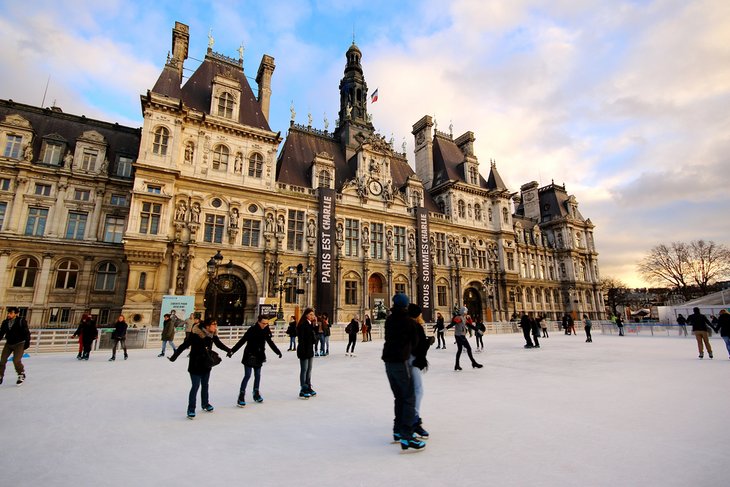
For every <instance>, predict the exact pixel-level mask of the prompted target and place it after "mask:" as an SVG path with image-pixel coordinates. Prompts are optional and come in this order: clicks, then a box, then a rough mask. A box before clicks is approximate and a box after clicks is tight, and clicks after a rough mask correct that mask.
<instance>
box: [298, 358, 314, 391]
mask: <svg viewBox="0 0 730 487" xmlns="http://www.w3.org/2000/svg"><path fill="white" fill-rule="evenodd" d="M312 364H314V359H313V358H300V359H299V387H300V388H301V389H302V391H303V392H306V391H311V390H312Z"/></svg>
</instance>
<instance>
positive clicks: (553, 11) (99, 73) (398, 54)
mask: <svg viewBox="0 0 730 487" xmlns="http://www.w3.org/2000/svg"><path fill="white" fill-rule="evenodd" d="M0 7H2V11H3V15H2V17H1V18H0V45H2V46H3V49H1V50H0V63H1V64H0V65H2V66H3V67H4V69H3V71H4V75H3V76H0V98H4V99H13V100H15V101H18V102H22V103H27V104H30V105H36V106H40V105H41V104H43V105H44V106H50V105H52V104H53V103H54V102H55V104H56V105H57V106H59V107H61V108H62V109H63V110H64V111H65V112H67V113H73V114H77V115H82V114H83V115H86V116H87V117H91V118H98V119H101V120H106V121H113V122H118V123H120V124H122V125H129V126H133V127H141V125H142V115H141V108H140V106H141V105H140V95H142V94H144V93H146V92H147V90H148V89H151V88H152V86H153V85H154V83H155V81H156V80H157V77H158V76H159V74H160V72H161V70H162V67H163V66H164V63H165V59H166V56H167V53H168V51H169V50H170V49H171V35H172V34H171V32H172V28H173V26H174V23H175V21H180V22H182V23H184V24H187V25H189V26H190V48H189V59H188V60H187V61H186V63H185V68H186V70H185V74H186V75H187V76H189V75H190V74H192V72H193V71H194V70H195V68H196V67H197V66H198V65H199V63H200V60H201V59H203V57H204V56H205V51H206V49H207V46H208V34H209V32H210V33H211V35H212V37H213V39H214V46H213V49H214V50H215V51H216V52H219V53H221V54H225V55H227V56H230V57H233V58H238V52H237V49H238V48H239V46H241V45H243V47H244V48H245V52H244V71H245V72H246V74H247V75H248V76H249V78H250V80H249V82H250V84H251V85H252V88H254V90H255V89H256V83H255V82H254V78H255V76H256V72H257V70H258V65H259V63H260V61H261V57H262V55H263V54H268V55H271V56H273V57H274V58H275V63H276V70H275V72H274V75H273V80H272V101H271V114H270V120H269V121H270V125H271V128H272V130H274V131H281V132H282V134H285V133H286V130H287V129H288V127H289V120H290V117H291V115H290V106H291V105H293V106H294V109H295V111H296V121H297V123H301V124H306V123H307V117H308V114H311V115H312V119H313V126H314V127H317V128H320V129H323V128H324V118H325V117H327V119H328V120H329V123H330V127H331V128H333V127H334V119H335V118H336V114H337V110H338V103H339V91H338V84H339V80H340V79H341V78H342V75H343V70H344V66H345V52H346V50H347V49H348V47H349V46H350V44H351V43H352V42H353V37H354V39H355V42H356V44H357V45H358V47H359V48H360V50H361V51H362V53H363V57H362V65H363V69H364V74H365V79H366V82H367V84H368V88H369V91H370V93H372V92H373V91H374V90H375V89H378V94H379V99H378V101H377V102H376V103H374V104H371V105H370V108H369V110H370V113H371V114H372V115H373V123H374V125H375V127H376V129H377V130H378V131H379V132H380V134H381V135H383V136H384V137H386V139H388V140H390V139H391V137H392V138H393V139H394V141H395V146H396V147H398V148H400V147H401V144H402V143H403V142H404V141H405V142H406V145H407V152H408V154H409V159H410V161H411V165H413V155H412V153H413V146H414V141H413V136H412V135H411V133H410V132H411V128H412V125H413V124H414V123H415V122H417V121H418V120H419V119H420V118H422V117H423V116H424V115H430V116H432V117H434V118H435V119H436V123H437V124H438V129H439V130H441V131H444V132H447V131H448V130H449V128H448V127H449V126H450V125H453V133H454V136H455V137H456V136H458V135H461V134H462V133H464V132H466V131H472V132H474V134H475V137H476V142H475V154H476V155H477V157H478V158H479V162H480V167H481V173H482V174H483V175H484V176H485V177H486V176H488V174H489V167H490V164H489V162H490V160H495V161H496V164H497V169H498V170H499V172H500V174H501V176H502V178H503V179H504V181H505V183H506V184H507V186H508V188H509V189H510V190H512V191H518V190H519V188H520V186H521V185H522V184H525V183H527V182H530V181H537V182H538V183H540V184H541V185H547V184H550V183H551V181H554V182H555V183H557V184H565V185H566V190H567V191H568V193H569V194H573V195H575V197H576V198H577V200H578V202H579V209H580V211H581V213H582V214H583V215H584V216H585V217H587V218H590V219H591V221H592V222H593V224H594V225H595V226H596V228H595V241H596V245H597V250H598V252H599V265H600V270H601V275H602V277H609V276H610V277H614V278H618V279H621V280H622V281H624V282H625V283H626V284H627V285H629V286H634V287H639V286H645V285H647V283H646V282H645V281H643V279H642V277H641V276H640V275H639V274H638V271H637V269H636V265H637V263H638V262H639V261H640V260H641V259H642V257H644V256H645V255H646V254H647V252H648V251H649V249H651V248H652V247H654V246H656V245H658V244H660V243H669V242H672V241H684V242H689V241H691V240H694V239H705V240H713V241H715V242H717V243H722V244H726V245H730V219H728V218H727V214H728V210H730V191H728V184H727V181H726V180H725V179H724V176H725V175H727V174H728V172H729V171H730V115H728V114H730V2H727V1H726V0H697V1H692V2H686V1H683V0H657V1H649V0H646V1H644V0H636V1H610V2H608V1H598V0H585V1H581V2H574V1H569V0H554V1H549V2H547V1H544V2H540V1H530V0H515V1H510V2H504V1H489V0H456V1H451V2H443V1H439V0H414V1H402V2H390V1H385V0H383V1H381V0H368V1H364V0H352V1H348V2H337V1H333V0H320V1H301V0H270V1H266V2H254V1H242V2H232V1H231V2H229V1H217V2H196V1H190V0H177V1H174V2H173V1H158V2H142V1H138V0H134V1H122V0H108V1H104V2H97V1H94V0H77V1H73V0H68V1H57V0H56V1H54V0H29V1H25V2H17V1H12V0H2V1H0ZM46 86H47V88H46Z"/></svg>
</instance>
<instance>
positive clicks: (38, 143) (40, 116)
mask: <svg viewBox="0 0 730 487" xmlns="http://www.w3.org/2000/svg"><path fill="white" fill-rule="evenodd" d="M13 114H17V115H20V116H21V117H23V118H24V119H26V120H28V122H30V125H31V128H32V130H33V134H34V137H33V145H32V147H33V154H34V156H33V162H36V161H38V159H39V158H40V157H41V155H42V154H41V149H42V145H43V140H44V139H53V140H57V141H60V140H64V141H66V142H67V143H68V145H69V146H68V147H67V149H70V150H71V151H73V150H74V147H75V145H76V140H77V139H78V138H79V137H81V135H82V134H83V133H84V132H88V131H90V130H94V131H96V132H99V133H100V134H101V135H102V136H103V137H104V140H105V141H106V144H107V151H106V154H107V158H108V159H109V161H112V162H113V161H115V160H116V158H117V155H118V154H121V155H125V156H131V157H134V158H136V157H137V154H138V153H139V140H140V136H141V129H140V128H132V127H125V126H123V125H119V124H118V123H109V122H103V121H100V120H94V119H91V118H86V117H85V116H84V115H81V116H78V115H71V114H68V113H63V112H62V111H61V110H60V109H59V108H57V107H54V108H39V107H34V106H31V105H25V104H22V103H17V102H14V101H13V100H0V122H2V121H3V120H5V118H6V117H7V116H8V115H13Z"/></svg>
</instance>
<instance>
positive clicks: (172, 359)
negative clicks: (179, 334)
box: [167, 355, 177, 362]
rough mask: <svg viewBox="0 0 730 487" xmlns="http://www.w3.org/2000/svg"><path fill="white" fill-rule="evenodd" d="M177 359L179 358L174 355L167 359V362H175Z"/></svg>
mask: <svg viewBox="0 0 730 487" xmlns="http://www.w3.org/2000/svg"><path fill="white" fill-rule="evenodd" d="M176 359H177V357H175V356H174V355H173V356H171V357H167V360H169V361H170V362H174V361H175V360H176Z"/></svg>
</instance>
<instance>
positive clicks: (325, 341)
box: [319, 334, 330, 353]
mask: <svg viewBox="0 0 730 487" xmlns="http://www.w3.org/2000/svg"><path fill="white" fill-rule="evenodd" d="M319 351H320V352H324V353H330V337H329V335H324V334H323V335H322V338H320V341H319Z"/></svg>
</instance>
